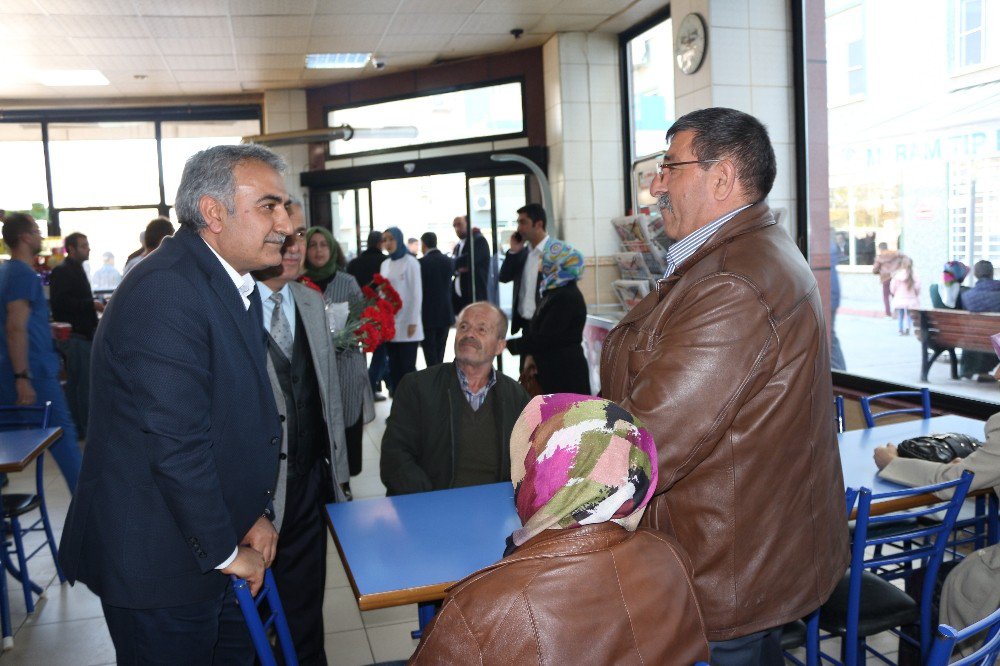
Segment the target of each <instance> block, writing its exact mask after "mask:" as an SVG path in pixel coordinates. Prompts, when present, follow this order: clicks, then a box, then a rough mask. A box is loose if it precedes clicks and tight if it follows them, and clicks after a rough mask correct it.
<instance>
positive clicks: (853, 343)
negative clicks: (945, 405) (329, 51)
mask: <svg viewBox="0 0 1000 666" xmlns="http://www.w3.org/2000/svg"><path fill="white" fill-rule="evenodd" d="M836 326H837V337H838V338H839V339H840V346H841V348H842V349H843V351H844V359H845V361H846V362H847V371H848V372H850V373H851V374H855V375H860V376H862V377H870V378H872V379H882V380H885V381H891V382H896V383H899V384H909V385H911V386H916V387H924V386H926V387H928V388H930V389H931V390H932V391H937V392H941V393H949V394H952V395H959V396H963V397H968V398H976V399H978V400H984V401H987V402H994V403H998V404H1000V385H998V384H997V383H995V382H994V383H991V384H981V383H978V382H973V381H970V380H968V379H958V380H955V379H952V378H951V364H950V363H949V359H948V354H947V353H944V354H942V355H941V356H939V357H938V360H937V362H935V363H934V365H933V366H932V367H931V369H930V372H929V373H928V376H927V378H928V380H930V381H929V382H926V383H924V382H921V381H920V354H921V350H920V339H919V338H917V337H916V336H915V335H914V334H913V331H912V330H911V331H910V335H907V336H901V335H899V333H898V325H897V320H896V319H895V318H892V319H889V318H887V317H886V316H885V312H884V310H882V309H881V303H874V304H873V303H866V302H859V301H843V302H842V303H841V307H840V309H839V310H838V311H837V320H836ZM998 362H1000V360H998Z"/></svg>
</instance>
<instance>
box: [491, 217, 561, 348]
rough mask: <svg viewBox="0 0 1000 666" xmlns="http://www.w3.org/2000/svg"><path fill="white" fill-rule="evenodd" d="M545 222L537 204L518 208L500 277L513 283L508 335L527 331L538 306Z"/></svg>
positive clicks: (545, 238) (546, 240)
mask: <svg viewBox="0 0 1000 666" xmlns="http://www.w3.org/2000/svg"><path fill="white" fill-rule="evenodd" d="M546 219H547V218H546V215H545V209H544V208H542V206H541V205H540V204H536V203H530V204H528V205H526V206H522V207H521V208H518V209H517V238H516V239H515V237H514V236H511V239H510V249H508V250H507V255H506V256H505V257H504V261H503V266H501V267H500V276H499V279H500V282H513V283H514V301H513V303H512V305H511V320H510V332H511V333H517V332H518V331H520V330H522V329H524V330H527V328H528V322H530V321H531V318H532V316H534V314H535V307H536V306H537V305H538V300H539V298H540V294H539V289H538V287H539V283H538V269H539V267H540V265H541V253H542V251H543V250H544V249H545V244H546V243H547V242H548V240H549V235H548V232H546V230H545V224H546ZM533 251H534V253H533ZM522 361H523V359H522Z"/></svg>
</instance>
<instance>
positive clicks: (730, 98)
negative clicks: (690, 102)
mask: <svg viewBox="0 0 1000 666" xmlns="http://www.w3.org/2000/svg"><path fill="white" fill-rule="evenodd" d="M712 103H713V104H714V105H715V106H726V107H729V108H730V109H739V110H740V111H746V112H747V113H752V111H751V109H752V108H753V98H752V97H751V95H750V86H714V87H713V88H712Z"/></svg>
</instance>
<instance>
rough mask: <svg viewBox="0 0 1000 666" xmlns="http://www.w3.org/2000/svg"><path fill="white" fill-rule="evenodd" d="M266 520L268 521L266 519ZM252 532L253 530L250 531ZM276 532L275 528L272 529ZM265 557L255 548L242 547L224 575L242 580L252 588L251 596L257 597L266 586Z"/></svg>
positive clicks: (224, 570) (223, 570)
mask: <svg viewBox="0 0 1000 666" xmlns="http://www.w3.org/2000/svg"><path fill="white" fill-rule="evenodd" d="M264 520H267V519H266V518H265V519H264ZM250 531H251V532H252V531H253V529H251V530H250ZM271 531H272V532H273V531H274V528H273V527H272V528H271ZM264 569H265V566H264V557H263V555H261V554H260V553H258V552H257V551H256V550H254V549H253V548H249V547H247V546H240V547H239V550H238V551H237V553H236V559H235V560H233V561H232V563H231V564H230V565H229V566H228V567H226V568H225V569H222V570H221V571H222V573H224V574H233V575H234V576H236V577H237V578H242V579H243V580H245V581H246V582H247V585H249V586H250V594H252V595H254V596H257V592H259V591H260V586H261V585H263V584H264Z"/></svg>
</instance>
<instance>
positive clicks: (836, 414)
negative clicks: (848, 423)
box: [833, 395, 844, 433]
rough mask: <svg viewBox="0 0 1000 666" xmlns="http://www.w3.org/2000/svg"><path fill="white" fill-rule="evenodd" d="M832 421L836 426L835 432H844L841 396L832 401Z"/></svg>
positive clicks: (842, 399)
mask: <svg viewBox="0 0 1000 666" xmlns="http://www.w3.org/2000/svg"><path fill="white" fill-rule="evenodd" d="M833 419H834V422H835V423H836V424H837V432H838V433H839V432H844V396H842V395H838V396H837V397H835V398H834V399H833Z"/></svg>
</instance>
